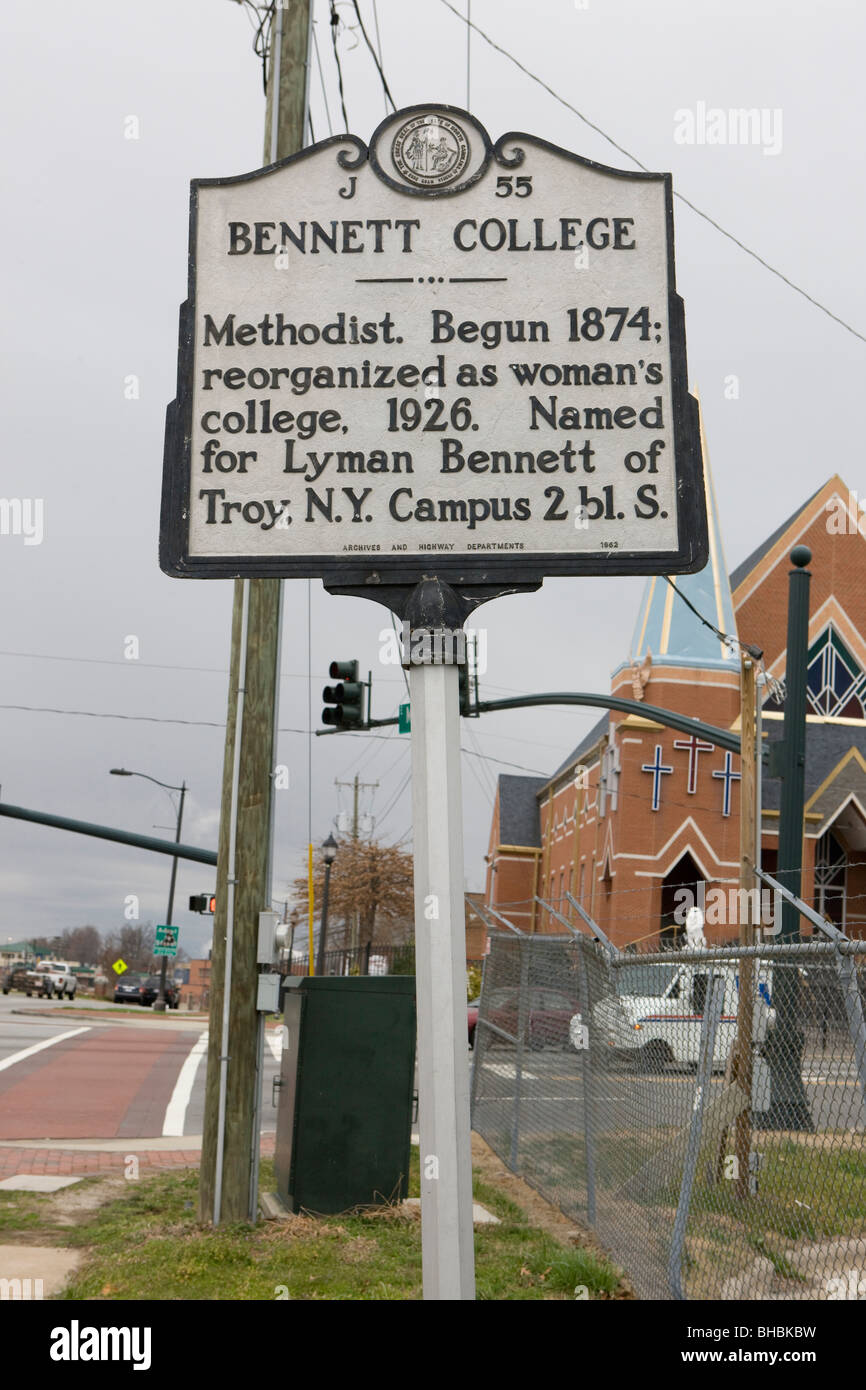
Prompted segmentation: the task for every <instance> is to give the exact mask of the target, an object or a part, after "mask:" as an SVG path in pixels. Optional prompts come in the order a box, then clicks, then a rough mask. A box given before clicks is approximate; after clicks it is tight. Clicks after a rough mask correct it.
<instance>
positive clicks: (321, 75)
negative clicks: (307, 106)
mask: <svg viewBox="0 0 866 1390" xmlns="http://www.w3.org/2000/svg"><path fill="white" fill-rule="evenodd" d="M313 52H314V53H315V55H316V67H317V68H318V70H319V85H320V86H321V88H322V101H323V102H324V104H325V120H326V121H327V122H328V134H329V135H333V133H334V127H333V125H332V124H331V108H330V104H329V102H328V93H327V90H326V88H325V74H324V72H323V71H322V55H321V54H320V52H319V40H318V38H317V37H316V26H315V24H313Z"/></svg>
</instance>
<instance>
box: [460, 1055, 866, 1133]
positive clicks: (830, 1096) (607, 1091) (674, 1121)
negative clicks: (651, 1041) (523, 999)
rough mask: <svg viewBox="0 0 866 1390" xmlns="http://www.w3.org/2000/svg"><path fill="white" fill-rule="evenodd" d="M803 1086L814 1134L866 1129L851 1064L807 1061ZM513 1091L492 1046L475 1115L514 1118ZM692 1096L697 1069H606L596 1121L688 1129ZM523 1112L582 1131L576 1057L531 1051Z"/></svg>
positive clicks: (525, 1118)
mask: <svg viewBox="0 0 866 1390" xmlns="http://www.w3.org/2000/svg"><path fill="white" fill-rule="evenodd" d="M721 1083H722V1078H721V1075H720V1074H719V1073H718V1072H716V1073H714V1081H713V1084H714V1085H716V1084H719V1085H720V1084H721ZM803 1084H804V1086H805V1090H806V1096H807V1099H808V1102H809V1106H810V1109H811V1112H812V1119H813V1121H814V1124H815V1128H816V1130H824V1129H841V1130H846V1129H847V1130H854V1129H864V1128H866V1108H864V1105H863V1100H862V1097H861V1094H860V1087H859V1083H858V1080H857V1074H856V1071H855V1069H854V1066H853V1063H840V1061H839V1060H837V1059H833V1058H826V1059H818V1058H814V1057H807V1059H806V1061H805V1065H804V1069H803ZM516 1094H517V1087H516V1068H515V1062H514V1053H513V1051H510V1050H507V1049H505V1048H501V1049H500V1048H493V1049H490V1050H489V1051H488V1052H487V1054H486V1056H485V1057H484V1060H483V1062H482V1064H481V1074H480V1076H479V1078H478V1082H477V1102H476V1104H477V1111H476V1113H477V1114H478V1116H479V1117H481V1118H482V1120H484V1119H486V1120H487V1121H488V1122H490V1123H505V1122H506V1120H505V1117H506V1115H509V1114H513V1110H514V1104H515V1098H516ZM694 1097H695V1074H694V1069H692V1070H691V1071H688V1070H685V1069H683V1070H676V1069H674V1068H673V1067H667V1068H666V1069H665V1070H664V1071H663V1072H661V1073H658V1074H641V1073H634V1072H629V1071H627V1070H626V1069H625V1068H623V1069H622V1070H621V1071H617V1070H615V1069H613V1068H607V1067H606V1068H604V1070H603V1071H602V1073H601V1075H600V1076H597V1077H596V1080H595V1091H594V1098H595V1108H596V1115H597V1117H598V1120H597V1122H598V1124H599V1125H600V1126H601V1127H602V1128H611V1129H614V1130H615V1129H619V1128H622V1129H630V1128H633V1127H645V1128H646V1129H647V1130H652V1129H653V1128H656V1127H667V1126H671V1125H673V1126H677V1127H685V1126H686V1125H688V1123H689V1117H690V1115H691V1112H692V1105H693V1103H694ZM520 1107H521V1128H522V1129H525V1128H526V1127H528V1128H529V1130H532V1129H534V1130H537V1131H538V1132H539V1133H557V1134H562V1133H580V1132H582V1127H583V1123H584V1110H583V1091H582V1081H581V1060H580V1057H579V1055H578V1054H577V1053H575V1052H565V1051H553V1050H550V1051H548V1050H545V1051H542V1052H531V1053H528V1054H527V1055H526V1058H525V1061H524V1066H523V1072H522V1078H521V1086H520ZM482 1127H483V1125H482ZM527 1132H528V1131H527Z"/></svg>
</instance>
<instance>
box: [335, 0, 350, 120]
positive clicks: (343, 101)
mask: <svg viewBox="0 0 866 1390" xmlns="http://www.w3.org/2000/svg"><path fill="white" fill-rule="evenodd" d="M339 23H340V16H339V15H338V14H337V7H336V5H335V4H334V0H331V43H332V44H333V47H334V61H335V62H336V64H337V81H338V83H339V87H340V106H341V107H342V108H343V124H344V125H345V127H346V134H347V135H348V134H349V117H348V116H347V115H346V96H345V93H344V91H343V66H342V64H341V62H340V53H339V50H338V48H337V26H338V25H339Z"/></svg>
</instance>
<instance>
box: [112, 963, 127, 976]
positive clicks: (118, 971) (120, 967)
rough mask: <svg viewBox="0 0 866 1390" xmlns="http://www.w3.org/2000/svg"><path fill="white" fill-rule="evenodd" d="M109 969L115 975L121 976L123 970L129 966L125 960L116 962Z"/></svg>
mask: <svg viewBox="0 0 866 1390" xmlns="http://www.w3.org/2000/svg"><path fill="white" fill-rule="evenodd" d="M111 968H112V970H113V971H114V973H115V974H116V975H122V974H123V972H124V970H128V969H129V966H128V965H127V963H126V961H125V960H116V961H115V962H114V964H113V966H112V967H111Z"/></svg>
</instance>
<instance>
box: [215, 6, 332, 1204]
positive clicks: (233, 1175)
mask: <svg viewBox="0 0 866 1390" xmlns="http://www.w3.org/2000/svg"><path fill="white" fill-rule="evenodd" d="M309 34H310V0H293V3H292V4H291V5H290V6H288V7H284V6H282V5H278V6H277V8H276V10H275V12H274V16H273V20H272V25H271V44H270V63H269V71H268V95H267V105H266V112H265V139H264V158H263V163H264V164H272V163H273V162H274V161H275V160H277V159H283V158H285V157H286V156H287V155H289V154H294V153H295V152H296V151H297V150H299V149H300V148H301V147H302V145H303V141H304V124H305V120H306V111H307V71H308V64H307V55H308V48H309ZM281 592H282V581H281V580H279V579H236V580H235V591H234V608H233V612H232V646H231V662H230V675H229V699H228V712H227V716H226V741H225V755H224V762H223V782H222V802H221V811H220V834H219V860H218V864H217V893H216V898H217V901H216V914H215V916H214V939H213V955H212V986H211V1003H210V1041H209V1045H208V1065H207V1082H206V1092H205V1118H204V1136H203V1139H202V1154H201V1170H200V1177H199V1214H200V1216H201V1219H202V1220H203V1221H212V1222H214V1223H215V1224H218V1223H220V1222H227V1221H246V1220H248V1219H249V1217H250V1212H251V1210H252V1212H253V1214H254V1212H255V1194H254V1193H252V1185H253V1178H254V1174H255V1172H256V1170H257V1166H258V1162H257V1160H258V1145H259V1135H258V1133H256V1132H255V1131H256V1129H257V1127H258V1126H257V1123H256V1104H255V1099H256V1095H257V1092H258V1087H259V1080H260V1078H259V1074H258V1073H259V1052H260V1047H259V1032H260V1026H259V1015H258V1014H257V1011H256V977H257V974H258V967H257V963H256V946H257V936H258V917H259V912H261V911H264V910H266V909H268V908H270V906H271V901H270V882H269V879H270V871H271V864H270V859H271V855H270V845H271V824H272V814H273V807H272V795H273V768H274V752H275V739H276V733H275V724H276V710H277V694H278V681H279V650H280V641H279V637H280V617H281Z"/></svg>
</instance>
